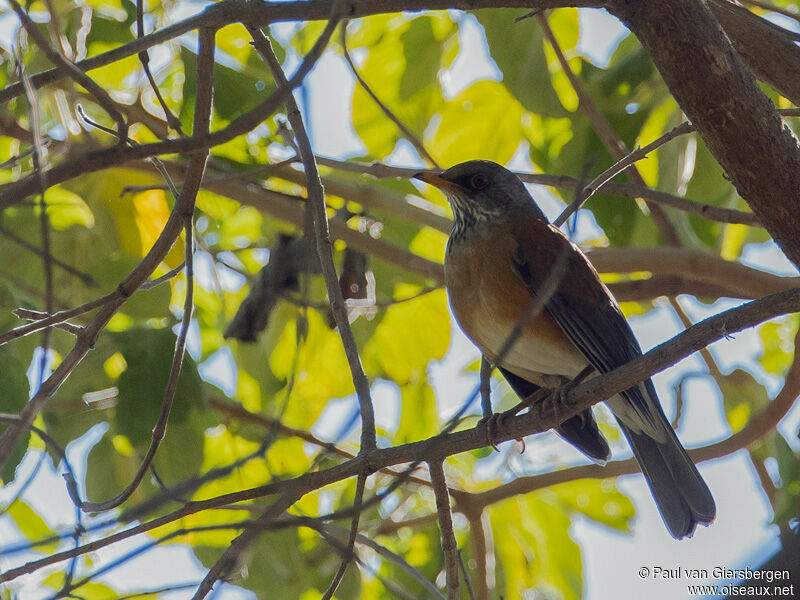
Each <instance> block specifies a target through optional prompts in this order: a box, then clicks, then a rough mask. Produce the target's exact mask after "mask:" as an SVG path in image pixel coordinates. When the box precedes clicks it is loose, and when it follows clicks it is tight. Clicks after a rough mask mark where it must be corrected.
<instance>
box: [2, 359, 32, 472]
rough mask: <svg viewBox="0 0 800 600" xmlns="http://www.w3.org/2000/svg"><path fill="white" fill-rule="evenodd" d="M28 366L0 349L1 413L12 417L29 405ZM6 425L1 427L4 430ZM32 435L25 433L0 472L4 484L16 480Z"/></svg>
mask: <svg viewBox="0 0 800 600" xmlns="http://www.w3.org/2000/svg"><path fill="white" fill-rule="evenodd" d="M26 370H27V368H26V365H25V363H23V362H22V361H21V360H19V358H17V356H16V355H15V354H14V353H13V351H12V349H11V348H9V347H1V348H0V373H2V374H3V393H2V394H0V412H3V413H8V414H12V415H16V414H19V412H20V411H21V410H22V409H23V408H24V407H25V405H26V404H27V403H28V388H29V385H28V377H27V375H26ZM5 428H6V424H3V425H2V426H0V430H4V429H5ZM29 439H30V433H29V432H25V433H24V434H23V435H22V436H21V437H20V440H19V441H18V442H17V445H16V446H15V447H14V450H13V452H12V453H11V455H10V456H9V458H8V460H7V461H6V464H5V465H4V466H3V469H2V471H0V478H2V480H3V482H4V483H8V482H9V481H12V480H13V479H14V471H15V470H16V468H17V465H18V464H19V462H20V461H21V460H22V457H23V456H24V455H25V452H26V450H27V448H28V440H29Z"/></svg>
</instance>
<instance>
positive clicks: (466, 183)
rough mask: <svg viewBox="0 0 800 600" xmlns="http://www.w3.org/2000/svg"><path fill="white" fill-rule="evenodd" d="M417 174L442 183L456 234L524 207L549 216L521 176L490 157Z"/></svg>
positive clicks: (454, 233) (539, 216) (540, 215)
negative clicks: (451, 212)
mask: <svg viewBox="0 0 800 600" xmlns="http://www.w3.org/2000/svg"><path fill="white" fill-rule="evenodd" d="M414 178H416V179H419V180H421V181H424V182H426V183H429V184H431V185H433V186H436V187H438V188H439V189H440V190H442V192H443V193H444V195H445V196H446V197H447V200H448V201H449V202H450V206H452V207H453V215H454V217H455V225H454V228H453V235H458V234H460V233H464V232H465V230H466V229H469V228H470V227H473V226H475V225H476V224H477V223H478V222H480V221H484V220H490V219H494V218H497V217H502V216H503V215H507V214H509V213H518V212H520V211H523V212H524V213H525V214H528V215H533V216H535V217H537V218H540V219H542V220H546V218H545V216H544V214H543V213H542V211H541V210H540V209H539V207H538V206H537V205H536V202H534V200H533V198H531V195H530V194H529V193H528V190H527V189H525V185H524V184H523V183H522V181H520V179H519V177H517V176H516V175H514V173H512V172H511V171H509V170H508V169H506V168H504V167H502V166H500V165H498V164H497V163H495V162H492V161H489V160H470V161H467V162H463V163H460V164H458V165H455V166H454V167H450V168H449V169H447V170H446V171H443V172H441V173H432V172H423V173H417V174H416V175H414Z"/></svg>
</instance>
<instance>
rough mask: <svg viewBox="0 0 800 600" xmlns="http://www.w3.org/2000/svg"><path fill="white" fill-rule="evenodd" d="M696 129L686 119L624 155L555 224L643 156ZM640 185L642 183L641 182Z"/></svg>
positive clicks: (595, 179) (565, 210)
mask: <svg viewBox="0 0 800 600" xmlns="http://www.w3.org/2000/svg"><path fill="white" fill-rule="evenodd" d="M693 131H694V127H693V126H692V124H691V123H689V122H688V121H685V122H683V123H681V124H680V125H678V126H677V127H675V128H673V129H671V130H669V131H668V132H667V133H665V134H664V135H662V136H661V137H659V138H658V139H656V140H653V141H652V142H650V143H649V144H647V145H646V146H644V147H642V148H637V149H636V150H634V151H633V152H631V153H629V154H627V155H625V156H623V157H622V158H621V159H619V160H618V161H617V162H615V163H614V164H613V165H611V166H610V167H609V168H608V169H606V170H605V171H603V172H602V173H600V175H598V176H597V177H595V178H594V179H592V181H590V182H589V184H588V185H587V186H586V187H584V188H583V190H582V191H581V193H580V194H579V196H578V197H577V198H576V199H575V200H574V201H573V202H572V204H570V205H569V206H568V207H567V208H566V209H564V211H563V212H562V213H561V214H560V215H559V216H558V218H557V219H556V220H555V221H553V225H555V226H556V227H560V226H561V225H562V224H563V223H565V222H566V220H567V219H569V217H570V216H572V214H573V213H574V212H575V211H577V210H578V209H579V208H580V207H581V206H583V204H584V203H585V202H586V201H587V200H588V199H589V198H591V197H592V196H593V195H594V194H595V193H596V192H597V191H598V190H600V189H601V188H602V187H603V186H604V185H606V184H607V183H608V182H609V181H611V179H613V178H614V177H616V176H617V175H618V174H619V173H621V172H622V171H624V170H625V169H627V168H628V167H629V166H631V165H633V164H634V163H635V162H637V161H639V160H642V159H643V158H647V155H648V154H650V152H652V151H653V150H655V149H656V148H659V147H660V146H663V145H664V144H666V143H667V142H669V141H670V140H672V139H673V138H676V137H678V136H679V135H684V134H686V133H691V132H693ZM638 185H642V184H641V183H639V184H638Z"/></svg>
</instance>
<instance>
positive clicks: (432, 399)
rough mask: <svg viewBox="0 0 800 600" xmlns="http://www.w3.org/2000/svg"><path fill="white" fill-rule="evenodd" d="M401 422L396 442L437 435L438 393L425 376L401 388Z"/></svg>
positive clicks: (395, 438)
mask: <svg viewBox="0 0 800 600" xmlns="http://www.w3.org/2000/svg"><path fill="white" fill-rule="evenodd" d="M401 399H402V400H401V402H402V404H401V413H400V424H399V425H398V427H397V433H396V434H395V435H394V442H395V444H407V443H410V442H416V441H418V440H421V439H425V438H427V437H430V436H432V435H435V434H436V432H437V431H438V429H439V427H438V426H439V415H438V411H437V405H436V394H435V393H434V391H433V388H432V387H431V386H430V384H429V383H428V381H427V378H425V377H424V376H423V377H421V378H420V379H419V380H417V381H412V382H410V383H408V384H407V385H404V386H403V387H402V390H401Z"/></svg>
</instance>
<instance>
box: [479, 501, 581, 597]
mask: <svg viewBox="0 0 800 600" xmlns="http://www.w3.org/2000/svg"><path fill="white" fill-rule="evenodd" d="M489 519H490V522H491V525H492V538H493V539H494V540H495V554H496V556H497V558H498V566H499V568H500V573H501V575H502V578H503V588H504V590H505V594H503V595H504V596H506V597H513V598H522V597H525V596H526V595H530V594H531V591H533V592H534V593H535V594H537V595H539V594H541V595H543V596H546V597H550V596H554V597H560V598H564V599H565V600H578V598H580V597H581V594H582V591H583V590H582V588H583V579H582V576H581V569H582V565H581V552H580V548H579V546H578V545H577V544H576V543H575V542H574V541H573V540H572V538H571V537H570V535H569V527H570V519H569V518H568V516H567V514H566V513H565V511H564V510H563V508H561V507H560V506H559V504H558V503H553V502H551V501H549V500H548V494H543V493H540V492H534V493H531V494H527V495H526V496H524V497H519V498H513V499H511V500H507V501H505V502H502V503H500V504H498V505H496V506H493V507H491V508H490V509H489Z"/></svg>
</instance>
